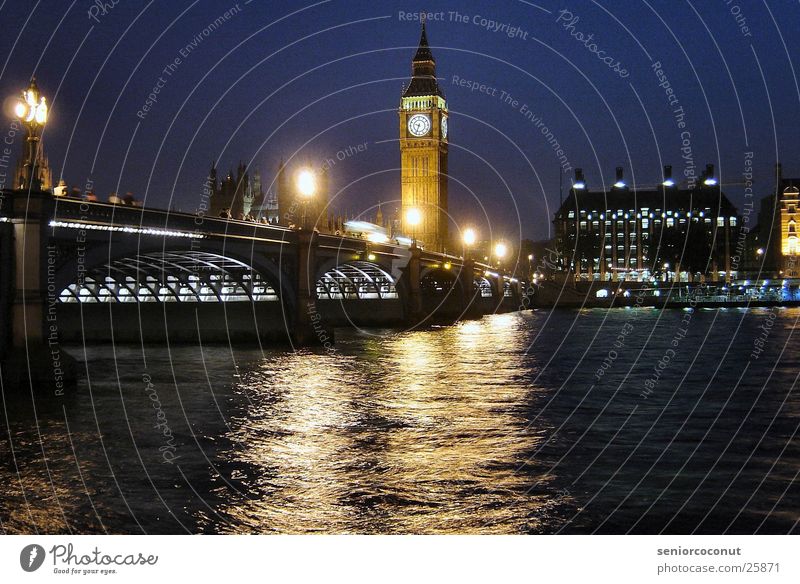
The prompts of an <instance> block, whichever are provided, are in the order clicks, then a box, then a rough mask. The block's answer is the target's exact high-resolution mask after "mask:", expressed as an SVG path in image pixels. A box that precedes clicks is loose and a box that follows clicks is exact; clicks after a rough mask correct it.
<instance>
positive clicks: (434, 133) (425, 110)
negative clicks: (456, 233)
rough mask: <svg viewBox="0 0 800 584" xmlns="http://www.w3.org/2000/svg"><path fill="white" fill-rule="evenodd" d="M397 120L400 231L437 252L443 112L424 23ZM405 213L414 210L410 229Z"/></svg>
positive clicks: (442, 208)
mask: <svg viewBox="0 0 800 584" xmlns="http://www.w3.org/2000/svg"><path fill="white" fill-rule="evenodd" d="M399 115H400V167H401V216H402V221H403V231H404V232H405V233H406V234H408V235H411V236H413V237H414V238H415V239H416V240H417V241H418V242H419V243H420V244H421V245H424V246H425V247H427V248H429V249H434V250H443V249H444V248H445V247H447V243H448V234H447V232H448V229H447V227H448V212H447V172H448V170H447V141H448V134H447V131H448V112H447V102H446V101H445V98H444V93H443V92H442V89H441V87H439V83H438V82H437V80H436V61H435V60H434V58H433V53H431V50H430V47H429V46H428V38H427V34H426V32H425V23H424V22H423V24H422V36H421V38H420V41H419V48H418V49H417V52H416V54H415V55H414V59H413V61H412V78H411V82H410V83H409V84H408V85H407V86H406V87H405V89H404V91H403V94H402V97H401V99H400V110H399ZM411 209H416V210H418V211H419V219H420V220H419V223H418V224H416V225H412V224H411V222H409V221H408V216H409V210H411Z"/></svg>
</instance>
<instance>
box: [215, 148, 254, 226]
mask: <svg viewBox="0 0 800 584" xmlns="http://www.w3.org/2000/svg"><path fill="white" fill-rule="evenodd" d="M208 190H209V193H210V195H211V205H210V214H211V215H212V216H214V217H217V216H220V215H221V214H223V213H225V212H230V214H231V217H232V218H234V219H244V218H245V217H246V216H247V215H249V214H250V211H251V210H252V208H253V205H254V203H257V201H261V200H263V198H264V193H263V192H262V190H261V176H260V175H259V173H258V171H257V170H256V172H255V173H254V174H253V177H252V179H251V177H250V174H249V173H248V172H247V167H246V166H245V165H244V164H242V163H241V162H240V163H239V166H238V168H237V169H236V175H234V174H233V171H232V170H231V171H228V174H227V175H226V176H225V178H223V179H222V180H219V178H218V176H217V167H216V165H215V164H212V165H211V169H210V170H209V172H208Z"/></svg>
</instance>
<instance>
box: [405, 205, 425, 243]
mask: <svg viewBox="0 0 800 584" xmlns="http://www.w3.org/2000/svg"><path fill="white" fill-rule="evenodd" d="M420 223H422V212H420V210H419V209H417V208H416V207H412V208H411V209H409V210H408V211H406V224H407V225H408V226H409V227H411V243H412V246H413V247H417V225H419V224H420Z"/></svg>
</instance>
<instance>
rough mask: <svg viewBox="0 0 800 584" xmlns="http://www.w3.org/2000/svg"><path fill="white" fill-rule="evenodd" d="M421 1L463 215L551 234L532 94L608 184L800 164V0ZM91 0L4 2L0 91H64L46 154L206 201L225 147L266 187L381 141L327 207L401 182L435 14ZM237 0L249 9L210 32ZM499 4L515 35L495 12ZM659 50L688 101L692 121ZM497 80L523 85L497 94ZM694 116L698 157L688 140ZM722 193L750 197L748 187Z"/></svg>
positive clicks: (115, 179)
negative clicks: (401, 142)
mask: <svg viewBox="0 0 800 584" xmlns="http://www.w3.org/2000/svg"><path fill="white" fill-rule="evenodd" d="M111 4H112V3H111V2H107V5H108V6H109V7H110V6H111ZM419 4H424V5H425V9H426V10H428V11H432V12H444V14H443V15H442V16H443V18H442V19H441V20H435V21H432V22H429V30H428V32H429V40H430V43H431V45H432V47H433V51H434V55H435V57H436V60H437V67H438V70H437V73H438V75H439V76H440V77H441V83H442V85H443V87H444V90H445V93H446V95H447V98H448V105H449V107H450V111H451V120H450V132H451V147H450V174H451V181H450V200H451V204H450V207H451V212H452V214H453V215H454V216H455V217H456V218H457V219H458V220H459V221H470V222H474V223H478V224H484V223H485V221H486V220H485V219H482V217H483V210H482V209H481V206H483V207H484V208H485V211H486V214H487V215H488V216H489V217H490V220H491V229H492V230H493V231H494V232H495V233H502V234H505V235H506V236H508V237H516V236H517V235H518V234H520V233H521V234H522V235H523V236H526V237H535V238H543V237H546V236H547V235H548V229H549V226H550V220H551V219H552V212H553V210H554V208H555V206H557V205H558V200H559V191H558V185H559V170H560V167H559V162H558V160H557V156H556V154H555V152H554V151H553V148H552V147H551V144H550V143H548V141H547V139H546V137H545V136H544V135H543V134H542V132H541V127H537V126H536V125H535V124H534V123H533V122H532V121H531V120H530V119H528V118H526V117H525V115H524V114H523V113H522V112H521V111H520V110H521V109H523V108H522V106H523V105H527V106H528V109H530V110H531V111H532V113H533V114H535V116H536V117H537V119H539V118H540V119H541V121H542V122H543V123H544V124H546V126H547V128H548V129H549V130H550V131H551V133H552V137H553V139H555V140H557V141H558V143H559V144H560V146H561V147H562V148H563V150H564V152H565V156H566V157H567V159H568V161H569V164H570V165H571V166H572V167H583V168H584V171H585V173H586V175H587V180H588V181H589V183H590V184H591V185H593V186H596V185H599V184H600V183H602V182H603V181H605V182H606V184H608V182H609V181H611V182H613V181H612V179H613V174H614V167H615V166H618V165H619V166H624V167H625V168H626V175H627V177H628V179H629V180H630V179H631V178H634V177H635V180H636V182H637V183H642V184H653V183H655V182H656V181H658V180H659V179H660V169H661V165H662V164H672V165H673V166H674V167H675V169H676V174H678V173H680V172H682V171H683V169H684V168H686V167H687V164H691V163H693V164H695V165H696V166H697V168H698V170H699V169H701V168H702V167H704V166H705V164H706V163H714V164H715V165H716V166H717V167H718V169H720V171H721V178H722V180H723V182H725V183H739V182H741V180H742V171H743V170H744V164H745V163H744V160H745V156H746V153H747V152H753V162H754V169H755V180H756V187H755V189H756V194H757V195H762V194H766V193H768V192H769V191H770V189H771V186H772V182H773V181H772V172H773V170H772V169H773V164H774V163H775V160H776V158H780V159H781V161H782V162H783V164H784V172H785V174H787V175H795V176H797V175H800V156H798V154H800V146H799V145H798V139H797V127H798V120H799V119H800V91H798V80H797V77H796V74H797V73H798V72H800V71H795V69H800V67H797V66H796V64H797V63H798V55H799V54H800V48H799V47H798V44H797V42H796V35H797V32H798V30H800V5H798V3H797V2H789V1H788V0H787V1H776V2H768V3H767V2H763V3H762V2H756V1H754V0H748V1H745V0H734V1H732V2H730V3H728V2H727V0H719V1H713V0H708V1H705V2H681V1H679V0H670V1H652V2H642V3H638V2H629V1H624V2H623V1H615V2H604V3H602V7H601V6H600V5H599V4H598V3H594V2H588V1H584V0H570V1H569V2H566V3H564V2H560V1H559V2H554V1H552V0H541V1H539V2H535V3H531V2H523V1H512V0H509V1H499V2H468V3H465V2H425V3H419ZM92 6H95V4H94V3H93V2H90V1H89V0H82V1H76V2H73V3H72V4H70V3H69V2H67V1H49V2H33V1H22V0H6V1H5V2H0V22H2V33H3V34H2V35H0V55H2V57H0V61H2V69H0V94H2V95H7V96H13V95H16V93H17V92H18V91H19V90H20V89H21V88H22V87H24V86H25V84H26V82H27V79H28V78H29V77H30V75H31V74H33V73H35V74H36V76H37V78H38V80H39V84H40V87H41V88H42V90H43V91H44V92H45V94H46V95H48V96H49V97H50V99H51V101H52V108H53V114H52V117H51V123H50V124H49V125H48V128H47V130H46V135H45V141H46V147H47V153H48V155H49V157H50V160H51V164H52V166H53V168H54V171H55V173H56V175H59V174H60V175H63V177H64V178H65V179H66V180H67V182H68V183H69V184H74V185H78V186H83V184H84V183H85V182H86V181H87V179H91V180H92V181H93V182H94V184H95V188H96V190H97V192H98V193H99V194H101V195H103V196H105V195H106V194H108V193H109V192H111V191H117V190H118V191H121V192H125V191H132V192H134V193H135V194H136V195H137V196H138V197H140V198H143V197H145V196H146V198H147V203H148V204H150V205H153V206H159V207H167V206H169V205H174V206H175V207H179V208H181V209H182V210H184V211H193V210H195V209H196V208H197V205H198V204H199V199H200V193H201V188H202V183H203V181H204V179H205V176H206V172H207V168H208V166H209V163H210V162H211V161H212V160H219V162H220V167H221V168H222V169H228V168H229V167H235V166H236V164H237V163H238V162H239V160H243V161H244V162H246V163H251V164H252V166H254V167H258V168H259V169H260V170H261V173H262V175H263V179H264V181H265V182H266V183H267V184H268V183H269V182H270V181H271V180H272V179H273V178H274V171H275V167H276V166H277V164H278V161H279V160H280V159H281V157H284V158H287V159H288V158H291V157H293V156H294V157H296V158H295V159H296V160H309V161H322V160H323V159H325V158H334V159H335V158H336V154H337V152H339V151H343V150H345V149H347V148H348V146H355V145H358V144H364V143H366V145H367V147H366V150H365V151H363V152H361V153H358V154H355V155H353V156H349V157H345V159H344V160H337V161H336V164H335V165H334V166H333V168H332V169H331V180H332V184H333V187H334V191H335V192H336V191H338V190H339V189H341V192H340V193H339V194H338V196H337V199H336V201H335V202H334V203H333V206H334V207H335V208H336V209H339V210H341V211H349V212H350V213H351V214H353V213H355V212H359V211H362V210H364V209H369V208H370V207H372V206H373V205H375V204H376V203H377V202H378V200H382V201H391V200H395V199H397V198H398V197H399V192H400V184H399V170H398V165H399V152H398V145H397V142H396V139H397V137H398V118H397V113H396V108H397V106H398V103H399V96H400V91H401V86H402V84H403V82H404V81H405V80H406V79H407V77H408V75H409V73H410V59H411V57H412V55H413V53H414V49H415V47H416V44H417V41H418V38H419V23H418V22H411V21H406V20H404V19H403V18H401V15H400V13H401V12H409V11H414V10H419V9H420V6H418V5H416V4H414V3H409V2H394V1H381V2H374V1H372V2H370V1H330V2H319V3H316V4H315V3H309V4H304V3H300V2H268V1H259V0H253V1H252V2H250V3H245V2H244V1H243V0H242V1H240V2H239V3H238V5H237V3H236V2H230V3H229V2H225V1H214V2H211V1H203V0H201V1H198V2H194V3H192V2H167V1H154V2H150V3H147V2H133V1H130V2H129V1H125V0H122V1H121V2H119V4H118V5H116V6H113V7H110V8H108V9H107V10H105V11H101V10H99V9H96V8H95V9H92V10H94V12H93V14H95V17H96V18H95V19H94V20H92V19H90V18H89V10H90V9H91V7H92ZM236 6H238V9H237V8H235V7H236ZM231 8H234V12H235V14H232V15H231V16H230V18H229V19H228V20H226V21H224V22H223V23H221V24H220V25H219V26H218V27H217V28H216V30H214V31H213V32H211V33H210V34H208V35H207V36H203V34H202V33H203V30H204V29H205V28H206V27H208V26H209V25H210V24H211V23H212V22H214V21H215V20H216V19H217V18H218V17H220V16H222V15H223V14H224V13H225V12H226V11H227V10H229V9H231ZM562 10H567V11H569V12H570V13H571V14H572V19H565V17H566V16H567V15H566V14H563V15H562V16H559V13H560V11H562ZM451 11H458V12H459V13H460V14H461V15H463V16H465V17H466V20H467V22H457V21H456V20H455V19H453V18H452V17H451V15H450V14H449V12H451ZM103 12H105V14H103ZM737 16H738V19H737ZM575 17H577V18H578V20H577V21H575V20H574V18H575ZM559 18H561V21H560V22H558V21H557V20H558V19H559ZM487 20H491V21H495V22H497V23H499V24H505V25H508V26H509V27H518V28H519V29H520V33H519V34H518V35H517V36H516V38H510V37H509V36H508V35H507V34H505V33H504V31H503V30H499V31H492V30H491V29H489V28H487V27H488V26H489V25H488V24H487V23H486V21H487ZM570 22H571V23H572V24H571V26H570V27H569V28H566V27H565V25H569V23H570ZM743 27H747V28H743ZM578 33H580V35H583V37H584V40H583V41H581V40H579V38H576V36H577V35H578ZM590 34H591V35H593V40H590V41H588V43H587V42H586V40H585V37H586V36H588V35H590ZM198 35H199V37H200V40H199V42H198V41H195V45H194V47H192V48H190V49H189V50H188V52H187V49H186V48H187V47H189V46H190V44H191V43H192V41H193V39H196V38H197V37H198ZM792 35H794V36H792ZM520 37H524V38H520ZM587 45H589V46H588V47H587ZM181 50H184V54H185V55H186V56H181ZM593 50H594V51H604V53H603V56H608V57H612V58H613V61H614V62H615V63H616V62H617V61H618V62H619V63H620V65H619V66H618V67H617V69H624V70H625V71H626V72H627V73H628V74H627V76H626V77H625V76H623V75H621V74H620V73H619V72H615V70H614V67H613V65H612V66H611V67H610V66H607V65H606V64H605V63H603V62H602V61H601V60H600V59H599V58H598V56H597V55H596V54H595V53H594V52H592V51H593ZM176 57H178V58H180V59H181V62H180V64H179V65H177V66H176V67H175V68H174V70H173V71H172V72H171V75H169V76H165V74H164V73H163V71H164V68H165V67H167V66H168V65H169V64H170V63H174V61H175V58H176ZM654 62H660V63H661V65H662V68H661V69H662V71H663V73H664V75H666V78H667V79H668V81H669V83H670V86H671V87H672V89H673V90H674V92H675V98H676V99H677V100H678V102H677V104H678V105H679V106H682V107H683V108H684V111H685V113H686V117H685V123H686V127H685V128H679V127H678V125H677V120H676V118H675V116H674V114H673V112H672V110H673V109H674V108H673V107H670V104H669V103H668V96H667V94H666V92H665V89H664V88H663V87H660V86H659V83H661V82H662V81H663V78H662V79H659V77H658V76H657V75H656V73H655V72H654V71H653V68H652V64H653V63H654ZM454 75H457V76H458V77H459V78H463V79H468V80H470V81H475V82H478V83H481V84H486V85H487V86H488V87H490V88H493V89H496V90H497V91H496V92H495V95H489V94H487V93H482V92H480V91H475V92H471V91H470V90H469V89H468V88H466V87H460V86H458V85H454V84H453V83H452V81H453V76H454ZM160 77H161V78H163V79H165V80H166V81H165V82H163V83H162V85H163V88H161V90H160V92H159V94H158V96H157V102H156V103H155V104H153V106H152V108H151V109H150V111H149V112H147V114H146V115H145V116H144V119H142V117H141V116H137V112H139V111H141V110H142V106H143V105H144V104H145V101H146V100H147V97H148V94H149V93H150V92H151V91H152V88H153V87H154V86H156V85H157V84H158V83H159V78H160ZM487 91H489V93H491V91H490V90H487ZM503 91H505V92H507V93H509V94H511V95H512V96H513V98H515V99H517V100H518V104H517V105H516V106H514V105H511V104H508V103H505V102H503V101H502V99H501V92H503ZM9 103H10V101H9V100H7V102H6V108H7V107H8V104H9ZM8 123H9V121H8V120H7V121H6V122H4V128H3V134H4V136H5V135H6V133H7V130H8ZM685 131H688V132H689V136H688V140H689V146H690V147H691V160H690V161H687V160H684V159H682V157H681V146H682V145H683V139H682V136H681V134H682V132H685ZM683 138H687V136H686V135H685V134H684V135H683ZM632 173H633V174H632ZM569 178H570V175H567V176H565V184H568V179H569ZM725 191H726V192H728V193H729V194H730V196H731V198H732V199H733V200H734V202H735V203H736V204H737V205H740V204H741V203H742V201H743V198H742V187H741V186H736V185H731V186H726V187H725ZM487 228H488V227H487Z"/></svg>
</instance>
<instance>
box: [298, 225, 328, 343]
mask: <svg viewBox="0 0 800 584" xmlns="http://www.w3.org/2000/svg"><path fill="white" fill-rule="evenodd" d="M318 236H319V233H318V232H316V231H313V230H311V231H309V230H305V229H304V230H303V231H301V232H300V233H299V234H298V242H297V243H298V245H297V282H296V286H297V288H296V289H297V303H296V305H295V314H294V318H295V320H294V322H293V323H292V330H291V331H290V334H289V336H290V339H291V342H292V345H294V346H296V347H308V346H313V345H322V346H324V347H328V346H332V345H333V341H334V335H333V329H332V328H329V327H327V326H325V324H324V322H323V320H322V315H321V314H320V312H319V311H318V307H317V282H316V270H315V267H316V265H317V248H318V245H319V243H318Z"/></svg>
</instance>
